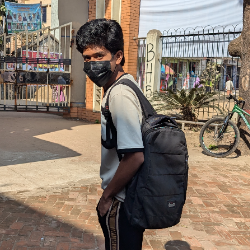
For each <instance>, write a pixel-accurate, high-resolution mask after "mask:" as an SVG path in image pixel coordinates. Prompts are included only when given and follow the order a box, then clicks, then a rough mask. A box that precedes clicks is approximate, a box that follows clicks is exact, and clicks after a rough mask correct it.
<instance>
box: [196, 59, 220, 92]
mask: <svg viewBox="0 0 250 250" xmlns="http://www.w3.org/2000/svg"><path fill="white" fill-rule="evenodd" d="M220 78H221V74H220V72H219V71H218V70H217V64H216V63H212V62H208V63H207V67H206V69H204V70H203V72H202V74H201V76H200V83H201V84H202V85H203V86H205V87H209V88H210V90H212V89H214V87H215V85H216V84H218V82H219V81H220Z"/></svg>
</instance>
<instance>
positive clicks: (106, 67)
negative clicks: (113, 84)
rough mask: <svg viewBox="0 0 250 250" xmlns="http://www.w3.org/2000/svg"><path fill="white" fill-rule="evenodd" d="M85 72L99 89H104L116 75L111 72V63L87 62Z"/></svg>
mask: <svg viewBox="0 0 250 250" xmlns="http://www.w3.org/2000/svg"><path fill="white" fill-rule="evenodd" d="M83 71H84V72H85V73H86V74H87V76H88V77H89V78H90V80H91V81H93V82H94V83H95V84H96V85H97V86H98V87H103V86H104V85H105V84H106V83H107V82H108V81H109V80H110V78H111V76H112V75H113V73H114V72H112V71H111V65H110V61H91V62H85V63H84V68H83Z"/></svg>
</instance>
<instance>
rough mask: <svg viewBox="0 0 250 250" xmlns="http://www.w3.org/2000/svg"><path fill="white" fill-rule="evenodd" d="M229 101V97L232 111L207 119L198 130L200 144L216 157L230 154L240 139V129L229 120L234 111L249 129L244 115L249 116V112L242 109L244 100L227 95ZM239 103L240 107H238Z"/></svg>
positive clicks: (249, 127) (208, 153)
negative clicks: (222, 116)
mask: <svg viewBox="0 0 250 250" xmlns="http://www.w3.org/2000/svg"><path fill="white" fill-rule="evenodd" d="M227 99H228V101H229V102H230V100H231V99H233V100H234V101H235V105H234V107H233V109H232V111H231V112H230V111H229V112H228V115H227V116H226V117H225V118H220V117H215V118H212V119H211V120H209V121H207V122H206V123H205V124H204V125H203V127H202V128H201V131H200V137H199V140H200V145H201V147H202V149H203V150H204V151H205V153H206V154H207V155H210V156H214V157H217V158H222V157H226V156H228V155H230V154H232V153H233V152H234V151H235V150H236V149H237V146H238V144H239V141H240V131H239V129H238V127H237V125H236V124H235V123H233V122H232V121H231V118H232V117H233V114H234V113H237V114H238V115H239V118H240V117H241V118H242V119H243V121H244V122H245V124H246V126H247V127H248V129H249V130H250V124H249V123H248V121H247V119H246V117H245V115H246V116H249V117H250V113H247V112H246V111H245V110H243V108H244V106H245V101H242V100H237V99H236V98H235V97H234V96H232V95H230V96H229V97H227ZM240 104H242V107H241V108H240Z"/></svg>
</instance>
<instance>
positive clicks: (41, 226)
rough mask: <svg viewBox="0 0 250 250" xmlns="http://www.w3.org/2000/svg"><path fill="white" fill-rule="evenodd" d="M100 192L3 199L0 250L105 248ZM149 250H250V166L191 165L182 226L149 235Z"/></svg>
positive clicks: (81, 189) (95, 189)
mask: <svg viewBox="0 0 250 250" xmlns="http://www.w3.org/2000/svg"><path fill="white" fill-rule="evenodd" d="M101 193H102V191H101V189H100V186H99V185H88V186H79V187H71V188H70V189H67V190H61V191H60V190H59V191H58V193H53V194H50V195H46V196H25V193H23V194H22V193H9V194H5V195H2V198H0V199H1V200H0V240H1V242H0V250H11V249H15V250H28V249H33V250H38V249H40V250H69V249H70V250H80V249H104V245H103V237H102V233H101V230H100V227H99V224H98V221H97V216H96V212H95V206H96V204H97V202H98V199H99V197H100V195H101ZM7 196H8V197H7ZM10 197H11V198H10ZM148 249H168V250H173V249H180V250H188V249H192V250H201V249H205V250H208V249H209V250H210V249H226V250H231V249H232V250H233V249H237V250H239V249H250V167H249V166H248V165H242V166H236V165H235V166H232V165H230V164H222V165H221V164H218V165H215V164H211V163H210V165H209V163H208V164H207V165H199V164H197V165H194V164H193V165H192V166H190V175H189V188H188V197H187V202H186V205H185V208H184V211H183V217H182V220H181V222H180V223H179V225H177V226H175V227H173V228H169V229H162V230H147V231H146V232H145V237H144V242H143V250H148Z"/></svg>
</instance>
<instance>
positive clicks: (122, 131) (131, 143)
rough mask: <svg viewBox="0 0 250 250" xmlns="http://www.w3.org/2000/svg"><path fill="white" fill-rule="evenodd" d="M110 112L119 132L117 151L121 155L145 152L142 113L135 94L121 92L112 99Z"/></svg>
mask: <svg viewBox="0 0 250 250" xmlns="http://www.w3.org/2000/svg"><path fill="white" fill-rule="evenodd" d="M109 108H110V112H111V115H112V120H113V123H114V125H115V127H116V130H117V150H118V153H120V154H125V153H133V152H143V149H144V146H143V141H142V134H141V121H140V117H141V116H140V113H139V112H141V108H140V107H138V103H137V99H136V97H135V94H133V93H132V92H131V91H128V90H126V91H124V90H123V91H120V92H118V93H116V94H115V95H114V96H112V98H111V99H110V103H109Z"/></svg>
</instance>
